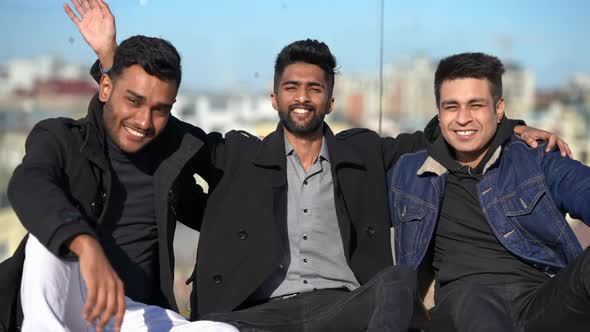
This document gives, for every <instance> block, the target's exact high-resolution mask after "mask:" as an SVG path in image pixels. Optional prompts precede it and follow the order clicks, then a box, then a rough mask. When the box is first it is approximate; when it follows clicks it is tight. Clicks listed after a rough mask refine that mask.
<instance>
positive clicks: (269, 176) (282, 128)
mask: <svg viewBox="0 0 590 332" xmlns="http://www.w3.org/2000/svg"><path fill="white" fill-rule="evenodd" d="M87 15H89V16H90V15H92V13H91V11H88V12H87ZM101 19H102V18H101ZM101 19H99V20H98V22H100V20H101ZM111 20H113V18H112V16H111V17H109V18H108V19H107V20H106V21H111ZM103 22H104V19H103ZM107 23H108V22H107ZM105 25H107V26H108V25H109V24H106V23H105ZM112 25H113V26H114V21H112ZM81 33H82V34H83V36H84V37H85V39H86V40H87V41H88V43H89V44H90V45H91V47H92V48H93V49H94V50H95V52H96V53H97V55H98V57H99V60H100V63H101V64H102V65H103V66H105V65H106V66H108V65H109V64H110V62H111V61H112V57H111V56H109V55H110V54H112V52H113V50H114V46H112V45H113V44H112V43H111V47H109V45H104V43H102V42H101V41H100V40H99V39H100V38H97V35H96V34H93V32H92V31H83V30H81ZM95 67H96V66H95ZM335 67H336V61H335V58H334V56H333V55H332V54H331V52H330V50H329V49H328V47H327V45H325V44H324V43H321V42H318V41H315V40H304V41H298V42H295V43H292V44H290V45H288V46H286V47H285V48H284V49H283V50H282V51H281V53H280V54H279V56H278V57H277V61H276V65H275V81H274V91H273V93H272V104H273V107H274V108H275V109H276V110H277V112H278V114H279V118H280V123H279V125H278V127H277V130H276V131H275V132H273V133H271V134H269V135H268V136H267V137H265V139H264V140H262V141H260V140H259V139H258V138H256V137H254V136H252V135H250V134H248V133H245V132H242V131H231V132H229V133H227V134H226V135H225V137H222V136H221V135H220V134H218V133H212V134H210V135H209V138H208V142H207V143H208V147H209V149H210V151H211V161H212V167H213V170H211V172H209V173H210V174H215V175H214V176H211V177H210V178H209V179H208V180H209V181H210V183H209V184H210V185H211V186H212V188H213V189H212V190H210V192H209V198H208V202H207V208H206V210H205V214H204V216H203V223H202V227H201V236H200V243H199V250H198V258H197V264H196V267H195V271H194V272H193V275H192V276H191V277H190V278H189V282H193V294H192V297H191V306H192V312H191V318H192V319H202V318H206V319H212V320H219V321H227V322H231V323H232V324H234V325H236V326H238V327H240V328H241V329H246V330H247V329H250V328H252V329H267V330H272V331H275V330H285V331H299V330H322V331H324V330H330V329H332V330H365V329H367V327H369V328H373V329H374V330H385V329H392V330H404V329H405V328H407V325H408V321H409V318H410V316H411V315H412V313H413V303H414V302H413V300H414V295H415V294H414V293H415V289H414V281H415V276H414V275H412V273H410V272H409V271H407V270H400V269H396V268H392V267H391V266H392V265H393V261H392V255H391V244H390V226H389V209H388V206H387V188H386V184H385V171H386V170H387V169H388V168H389V167H390V166H391V164H392V163H394V162H395V161H396V160H397V159H398V158H399V157H400V156H401V155H402V154H404V153H407V152H411V151H415V150H417V149H419V148H422V147H424V146H426V143H427V139H426V137H425V135H423V134H422V133H420V132H417V133H414V134H402V135H400V136H398V137H397V138H395V139H394V138H381V137H379V136H378V135H377V134H376V133H374V132H372V131H370V130H366V129H352V130H349V131H345V132H343V133H340V134H338V135H334V134H333V133H332V131H331V130H330V128H329V127H328V125H327V124H326V123H324V121H323V120H324V117H325V116H326V115H327V114H329V113H330V112H331V111H332V108H333V105H334V98H333V96H332V91H333V87H334V68H335ZM432 127H434V128H436V125H434V126H432ZM518 128H519V129H517V131H519V130H522V129H523V128H521V127H518ZM381 271H382V272H381Z"/></svg>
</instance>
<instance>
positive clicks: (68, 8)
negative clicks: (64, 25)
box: [64, 3, 80, 25]
mask: <svg viewBox="0 0 590 332" xmlns="http://www.w3.org/2000/svg"><path fill="white" fill-rule="evenodd" d="M64 10H65V11H66V14H68V16H69V17H70V20H72V22H74V24H76V25H78V23H80V19H79V18H78V16H76V14H74V12H73V11H72V9H71V8H70V6H68V4H67V3H64Z"/></svg>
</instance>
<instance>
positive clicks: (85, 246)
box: [68, 234, 98, 257]
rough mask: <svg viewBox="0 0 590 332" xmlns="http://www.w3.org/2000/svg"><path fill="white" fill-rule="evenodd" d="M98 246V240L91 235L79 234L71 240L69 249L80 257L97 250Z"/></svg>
mask: <svg viewBox="0 0 590 332" xmlns="http://www.w3.org/2000/svg"><path fill="white" fill-rule="evenodd" d="M97 245H98V241H96V239H95V238H94V237H92V236H91V235H88V234H79V235H76V236H74V237H73V238H72V239H71V240H70V242H69V243H68V248H69V249H70V251H71V252H73V253H74V254H76V256H78V257H80V256H83V255H84V254H85V253H87V252H89V251H91V250H92V249H93V248H96V247H97Z"/></svg>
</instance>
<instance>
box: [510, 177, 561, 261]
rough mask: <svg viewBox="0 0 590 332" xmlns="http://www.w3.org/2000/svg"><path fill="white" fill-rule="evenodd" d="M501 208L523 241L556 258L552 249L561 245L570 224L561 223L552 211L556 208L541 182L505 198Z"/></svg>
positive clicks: (520, 188)
mask: <svg viewBox="0 0 590 332" xmlns="http://www.w3.org/2000/svg"><path fill="white" fill-rule="evenodd" d="M501 206H502V209H503V211H504V215H505V216H506V218H508V219H509V220H510V221H511V222H512V223H513V225H514V227H516V229H517V231H518V232H519V233H521V235H522V236H523V237H524V238H526V239H528V240H529V241H532V242H533V243H535V244H537V245H540V246H541V247H542V248H543V250H544V251H545V252H546V253H547V254H548V255H550V256H553V253H552V250H551V249H550V248H552V247H554V246H555V244H556V243H557V242H558V241H559V238H560V236H561V234H562V231H563V227H565V226H567V223H563V222H562V221H561V220H559V216H558V211H556V210H555V209H552V208H551V207H552V206H553V205H552V204H551V203H550V198H548V197H547V193H546V190H545V186H544V185H543V182H542V181H541V180H536V181H532V182H530V183H527V184H525V185H523V186H521V187H519V188H518V189H517V190H515V191H514V192H512V193H510V194H508V195H506V196H504V197H503V198H501ZM523 245H524V244H523ZM531 251H532V252H534V251H536V250H535V249H532V250H531Z"/></svg>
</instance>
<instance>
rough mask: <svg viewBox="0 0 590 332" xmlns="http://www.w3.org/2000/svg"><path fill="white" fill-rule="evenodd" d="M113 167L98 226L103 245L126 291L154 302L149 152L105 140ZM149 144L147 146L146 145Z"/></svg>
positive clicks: (153, 221) (155, 251)
mask: <svg viewBox="0 0 590 332" xmlns="http://www.w3.org/2000/svg"><path fill="white" fill-rule="evenodd" d="M107 141H108V142H109V144H108V152H109V159H110V160H109V161H110V164H111V169H112V187H111V195H110V199H109V201H108V203H107V205H106V207H105V208H106V209H105V213H106V215H105V218H104V223H103V224H101V225H100V227H99V236H100V242H101V244H102V246H103V249H104V251H105V253H106V255H107V257H108V258H109V261H110V262H111V264H112V265H113V268H114V269H115V271H117V273H118V274H119V277H120V278H121V280H122V281H123V283H124V284H125V295H126V296H129V297H130V298H131V299H133V300H135V301H138V302H143V303H148V304H153V303H155V302H156V299H154V298H153V296H154V293H155V292H156V290H157V289H158V285H159V280H158V270H159V269H158V227H157V225H156V215H155V211H154V202H153V200H154V188H153V179H152V176H153V173H154V169H155V167H154V165H153V162H152V158H150V152H149V149H148V150H142V151H140V152H138V153H135V154H126V153H123V152H122V151H121V150H120V149H119V148H118V147H117V146H116V145H115V144H114V143H113V142H112V141H111V140H110V139H108V140H107ZM148 148H149V146H148Z"/></svg>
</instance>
